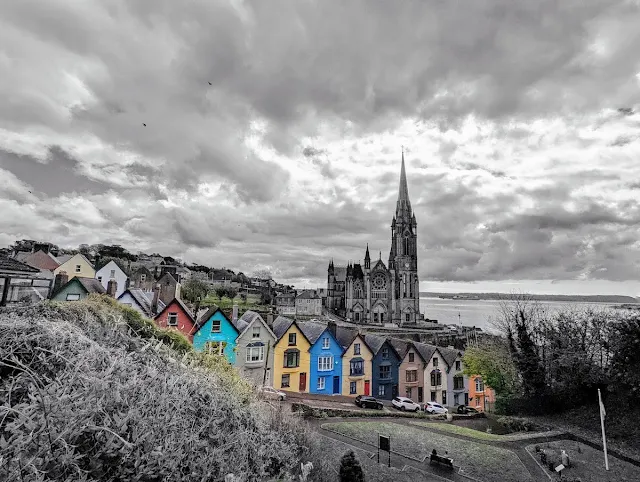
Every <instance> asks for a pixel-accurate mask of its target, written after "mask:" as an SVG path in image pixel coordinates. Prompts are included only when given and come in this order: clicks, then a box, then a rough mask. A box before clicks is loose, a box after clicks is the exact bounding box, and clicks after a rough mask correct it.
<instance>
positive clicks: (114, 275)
mask: <svg viewBox="0 0 640 482" xmlns="http://www.w3.org/2000/svg"><path fill="white" fill-rule="evenodd" d="M115 277H116V270H115V269H112V270H111V273H109V278H111V279H113V278H115Z"/></svg>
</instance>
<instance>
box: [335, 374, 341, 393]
mask: <svg viewBox="0 0 640 482" xmlns="http://www.w3.org/2000/svg"><path fill="white" fill-rule="evenodd" d="M333 393H340V377H333Z"/></svg>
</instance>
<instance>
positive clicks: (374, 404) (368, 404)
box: [355, 395, 383, 410]
mask: <svg viewBox="0 0 640 482" xmlns="http://www.w3.org/2000/svg"><path fill="white" fill-rule="evenodd" d="M355 404H356V405H357V406H358V407H360V408H375V409H377V410H382V407H383V405H382V402H381V401H380V400H377V399H375V398H374V397H369V396H367V395H358V396H357V397H356V399H355Z"/></svg>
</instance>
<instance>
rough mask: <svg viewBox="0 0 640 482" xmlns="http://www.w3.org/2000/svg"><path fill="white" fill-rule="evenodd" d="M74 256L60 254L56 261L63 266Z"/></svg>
mask: <svg viewBox="0 0 640 482" xmlns="http://www.w3.org/2000/svg"><path fill="white" fill-rule="evenodd" d="M74 256H75V255H74V254H62V255H60V256H58V261H60V264H64V263H66V262H67V261H69V260H70V259H71V258H73V257H74Z"/></svg>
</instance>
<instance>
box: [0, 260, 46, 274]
mask: <svg viewBox="0 0 640 482" xmlns="http://www.w3.org/2000/svg"><path fill="white" fill-rule="evenodd" d="M2 272H5V273H9V272H13V273H24V274H29V273H39V272H40V270H39V269H38V268H34V267H33V266H29V265H28V264H26V263H23V262H22V261H18V260H17V259H13V258H9V257H7V256H0V273H2Z"/></svg>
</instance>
